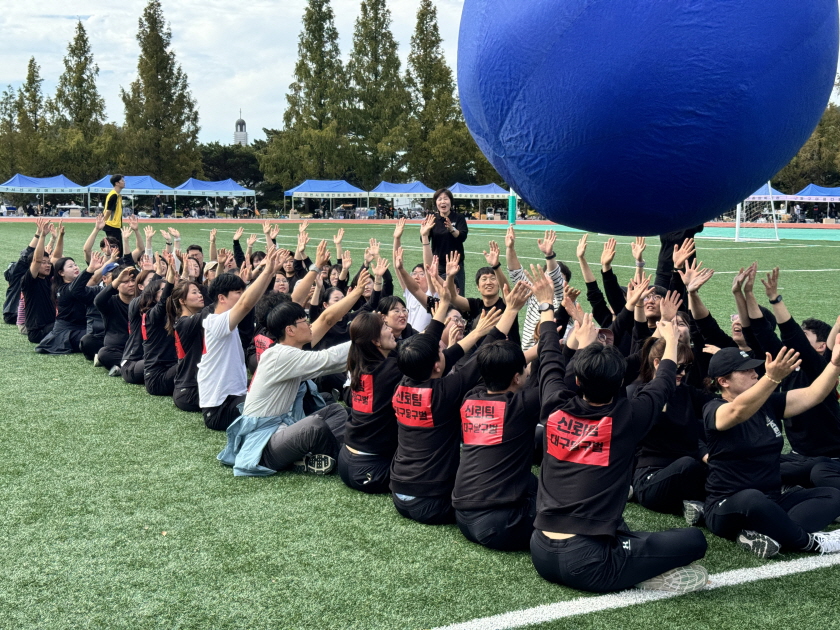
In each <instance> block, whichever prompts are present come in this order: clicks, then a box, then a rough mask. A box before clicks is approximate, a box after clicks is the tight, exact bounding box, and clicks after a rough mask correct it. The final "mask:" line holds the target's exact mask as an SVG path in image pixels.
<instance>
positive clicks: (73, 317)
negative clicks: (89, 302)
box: [55, 282, 87, 326]
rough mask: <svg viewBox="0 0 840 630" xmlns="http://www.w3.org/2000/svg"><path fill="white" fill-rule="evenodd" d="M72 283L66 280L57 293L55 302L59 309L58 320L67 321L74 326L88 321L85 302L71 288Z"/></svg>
mask: <svg viewBox="0 0 840 630" xmlns="http://www.w3.org/2000/svg"><path fill="white" fill-rule="evenodd" d="M71 284H72V283H70V282H66V283H64V284H63V285H62V286H61V287H59V289H58V291H56V293H55V302H56V307H57V309H58V313H57V314H56V320H60V321H63V322H67V323H68V324H71V325H73V326H84V325H85V323H86V322H87V316H86V314H85V303H84V302H82V301H81V300H78V299H76V296H75V295H73V291H72V290H71V289H70V285H71Z"/></svg>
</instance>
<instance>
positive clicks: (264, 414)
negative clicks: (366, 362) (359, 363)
mask: <svg viewBox="0 0 840 630" xmlns="http://www.w3.org/2000/svg"><path fill="white" fill-rule="evenodd" d="M348 352H350V342H349V341H347V342H345V343H342V344H339V345H337V346H333V347H332V348H327V349H326V350H317V351H313V350H300V349H298V348H293V347H292V346H284V345H283V344H280V343H278V344H275V345H273V346H271V347H270V348H269V349H268V350H266V351H265V352H263V353H262V356H261V357H260V364H259V367H258V368H257V372H256V374H254V380H253V381H251V389H250V391H249V392H248V396H247V397H246V398H245V406H244V407H243V408H242V413H243V414H244V415H246V416H253V417H255V418H269V417H272V416H282V415H283V414H284V413H287V412H289V411H290V410H291V408H292V404H294V402H295V397H296V396H297V393H298V388H299V387H300V383H301V381H305V380H306V379H309V378H315V377H316V376H320V375H321V374H335V373H336V372H341V371H342V370H345V369H346V368H347V353H348Z"/></svg>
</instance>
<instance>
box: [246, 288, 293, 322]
mask: <svg viewBox="0 0 840 630" xmlns="http://www.w3.org/2000/svg"><path fill="white" fill-rule="evenodd" d="M291 299H292V298H291V297H290V296H289V294H288V293H278V292H277V291H271V292H270V293H266V294H265V295H264V296H262V297H261V298H260V299H259V302H257V305H256V306H255V307H254V319H255V320H256V321H257V329H258V330H259V329H260V328H265V327H266V325H267V320H268V314H269V313H270V312H271V311H273V310H274V307H276V306H280V305H281V304H285V303H286V302H290V301H291Z"/></svg>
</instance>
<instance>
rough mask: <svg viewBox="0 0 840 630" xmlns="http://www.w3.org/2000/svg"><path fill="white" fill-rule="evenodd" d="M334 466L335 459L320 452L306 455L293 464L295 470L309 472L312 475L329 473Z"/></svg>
mask: <svg viewBox="0 0 840 630" xmlns="http://www.w3.org/2000/svg"><path fill="white" fill-rule="evenodd" d="M334 468H335V459H333V458H332V457H330V456H329V455H322V454H320V453H317V454H314V455H313V454H312V453H309V454H308V455H304V456H303V459H302V460H300V461H297V462H295V463H294V464H293V470H294V471H295V472H297V473H309V474H310V475H329V474H330V473H331V472H332V471H333V469H334Z"/></svg>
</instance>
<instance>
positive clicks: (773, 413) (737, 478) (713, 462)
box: [703, 394, 787, 509]
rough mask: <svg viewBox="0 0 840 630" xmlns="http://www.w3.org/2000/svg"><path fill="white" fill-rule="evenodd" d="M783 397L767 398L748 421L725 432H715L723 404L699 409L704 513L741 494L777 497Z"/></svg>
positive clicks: (776, 395)
mask: <svg viewBox="0 0 840 630" xmlns="http://www.w3.org/2000/svg"><path fill="white" fill-rule="evenodd" d="M786 401H787V394H771V395H770V398H768V399H767V402H765V403H764V405H762V407H761V409H759V410H758V411H757V412H756V413H754V414H753V415H752V416H751V417H750V418H749V420H747V421H746V422H742V423H741V424H738V425H736V426H734V427H732V428H731V429H729V430H727V431H718V430H717V429H716V428H715V414H716V412H717V410H718V408H720V407H722V406H723V405H725V404H726V401H725V400H723V399H721V398H716V399H715V400H712V401H711V402H709V403H707V404H706V405H705V407H703V424H704V425H705V429H706V445H707V446H708V448H709V477H708V479H707V480H706V491H707V492H708V497H707V498H706V506H707V509H708V508H709V507H710V506H711V505H712V504H714V503H715V502H717V501H720V500H721V499H724V498H726V497H729V496H732V495H733V494H735V493H736V492H740V491H741V490H748V489H755V490H759V491H761V492H763V493H765V494H768V495H771V496H774V497H778V496H779V493H780V492H781V487H782V473H781V463H780V456H781V454H782V447H783V446H784V438H783V437H782V421H781V418H782V417H783V416H784V413H785V405H786Z"/></svg>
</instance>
